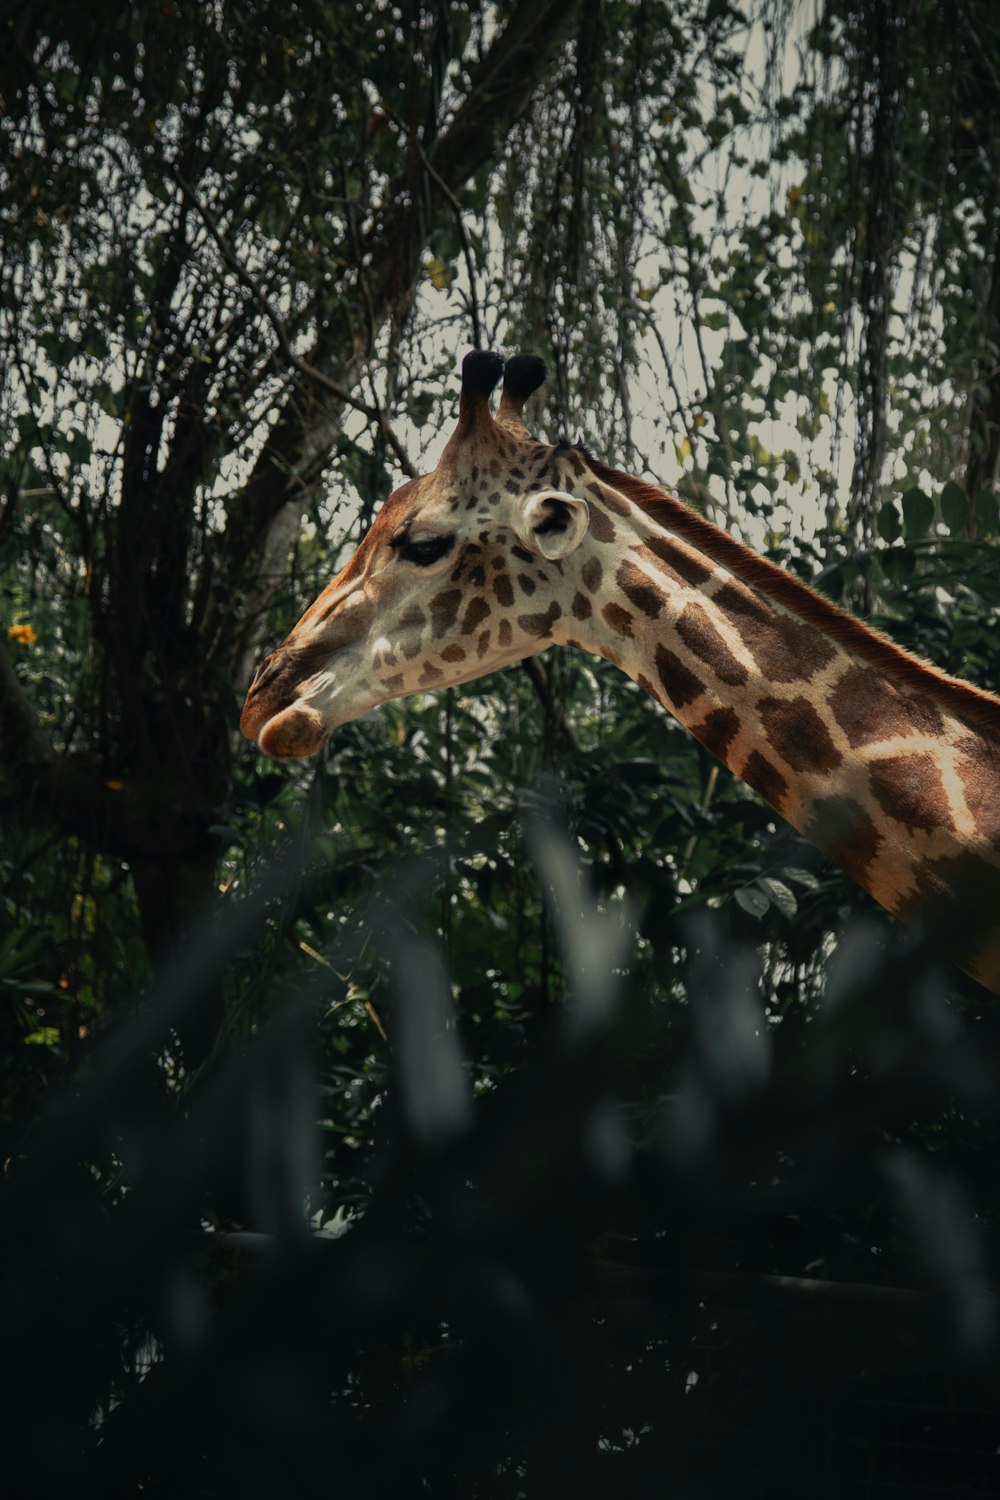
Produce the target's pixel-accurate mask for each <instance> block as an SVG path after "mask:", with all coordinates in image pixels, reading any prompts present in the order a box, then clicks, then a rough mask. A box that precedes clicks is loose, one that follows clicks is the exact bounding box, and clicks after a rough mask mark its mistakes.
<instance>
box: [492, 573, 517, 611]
mask: <svg viewBox="0 0 1000 1500" xmlns="http://www.w3.org/2000/svg"><path fill="white" fill-rule="evenodd" d="M493 592H494V594H496V596H497V600H498V601H499V603H500V604H502V605H504V607H505V608H506V607H508V606H510V605H511V604H513V603H514V585H513V584H512V583H511V581H510V579H509V578H508V577H507V574H506V573H498V574H497V576H496V577H495V578H494V580H493Z"/></svg>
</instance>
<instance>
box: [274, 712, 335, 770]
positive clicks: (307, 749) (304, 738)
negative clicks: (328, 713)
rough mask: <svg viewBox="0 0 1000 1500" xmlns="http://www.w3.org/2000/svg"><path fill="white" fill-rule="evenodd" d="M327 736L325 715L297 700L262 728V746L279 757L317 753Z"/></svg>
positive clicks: (291, 758)
mask: <svg viewBox="0 0 1000 1500" xmlns="http://www.w3.org/2000/svg"><path fill="white" fill-rule="evenodd" d="M326 739H327V730H326V727H325V725H324V723H323V718H322V715H320V714H319V713H317V711H316V709H314V708H310V707H309V706H308V704H305V703H293V704H292V706H291V708H286V709H285V710H284V711H283V712H282V713H280V714H276V715H275V717H274V718H273V719H269V720H268V721H267V723H266V724H265V725H264V727H263V729H261V731H260V748H261V749H262V750H263V752H264V754H265V755H272V756H274V757H275V759H277V760H294V759H298V758H300V757H302V756H306V755H315V753H316V751H317V750H318V749H319V748H320V746H321V745H323V744H324V742H325V741H326Z"/></svg>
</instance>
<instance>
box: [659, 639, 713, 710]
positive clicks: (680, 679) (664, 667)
mask: <svg viewBox="0 0 1000 1500" xmlns="http://www.w3.org/2000/svg"><path fill="white" fill-rule="evenodd" d="M655 660H656V670H657V673H658V674H659V678H660V681H661V682H662V684H663V691H664V692H665V693H666V695H667V699H668V701H669V703H670V706H671V707H672V708H675V709H677V708H683V707H684V705H685V704H686V703H693V702H694V700H695V699H696V698H698V697H700V695H701V694H702V693H703V692H704V691H705V684H704V683H703V682H702V681H701V680H700V678H698V677H696V676H695V675H694V673H693V672H692V671H690V670H689V669H688V668H687V667H686V666H685V665H684V663H683V662H682V661H681V659H680V657H679V656H675V655H674V653H673V652H672V651H668V650H667V648H666V646H657V648H656V658H655Z"/></svg>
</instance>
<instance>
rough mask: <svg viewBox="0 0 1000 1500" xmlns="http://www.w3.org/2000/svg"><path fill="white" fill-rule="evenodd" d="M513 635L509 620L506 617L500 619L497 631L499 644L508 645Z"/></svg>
mask: <svg viewBox="0 0 1000 1500" xmlns="http://www.w3.org/2000/svg"><path fill="white" fill-rule="evenodd" d="M513 635H514V632H513V631H512V630H511V628H510V621H509V620H508V619H503V620H501V621H500V629H499V631H498V632H497V639H498V641H499V643H500V645H501V646H509V645H510V643H511V640H512V639H513Z"/></svg>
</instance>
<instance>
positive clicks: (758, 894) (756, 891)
mask: <svg viewBox="0 0 1000 1500" xmlns="http://www.w3.org/2000/svg"><path fill="white" fill-rule="evenodd" d="M785 889H786V890H788V887H787V886H786V887H785ZM788 894H789V895H791V891H789V892H788ZM736 904H737V906H742V908H743V910H744V911H748V912H749V913H750V915H751V916H752V917H756V918H757V920H758V922H759V921H760V919H761V917H762V916H764V914H765V913H766V911H767V909H768V907H769V906H770V905H771V902H770V900H769V899H768V897H767V896H766V895H765V893H764V892H763V891H762V890H761V889H760V887H759V886H756V885H745V886H744V887H743V888H742V890H739V891H737V892H736Z"/></svg>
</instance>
